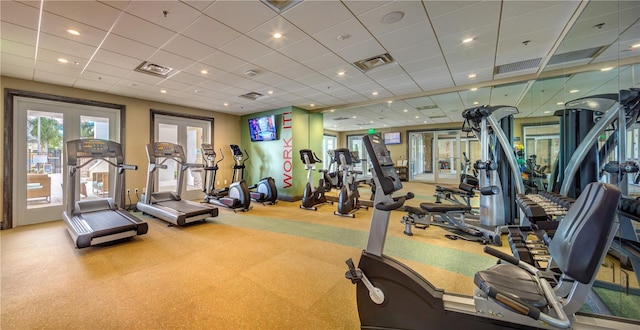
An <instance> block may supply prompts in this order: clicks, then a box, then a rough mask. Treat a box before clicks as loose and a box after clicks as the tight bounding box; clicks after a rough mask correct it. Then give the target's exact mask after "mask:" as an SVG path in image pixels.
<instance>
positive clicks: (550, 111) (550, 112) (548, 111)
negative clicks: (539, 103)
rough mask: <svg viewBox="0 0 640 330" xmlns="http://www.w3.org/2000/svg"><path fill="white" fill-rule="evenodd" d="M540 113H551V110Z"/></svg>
mask: <svg viewBox="0 0 640 330" xmlns="http://www.w3.org/2000/svg"><path fill="white" fill-rule="evenodd" d="M542 113H551V110H547V111H543V112H542Z"/></svg>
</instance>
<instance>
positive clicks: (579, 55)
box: [548, 46, 604, 65]
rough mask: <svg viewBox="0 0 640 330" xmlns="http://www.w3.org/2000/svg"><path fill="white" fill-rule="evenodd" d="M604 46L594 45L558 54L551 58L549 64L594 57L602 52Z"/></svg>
mask: <svg viewBox="0 0 640 330" xmlns="http://www.w3.org/2000/svg"><path fill="white" fill-rule="evenodd" d="M603 47H604V46H603ZM603 47H593V48H588V49H581V50H574V51H572V52H568V53H564V54H556V55H553V56H551V59H549V63H548V64H549V65H554V64H558V63H565V62H572V61H577V60H584V59H588V58H593V57H594V56H595V55H596V54H598V53H600V51H601V50H602V49H603Z"/></svg>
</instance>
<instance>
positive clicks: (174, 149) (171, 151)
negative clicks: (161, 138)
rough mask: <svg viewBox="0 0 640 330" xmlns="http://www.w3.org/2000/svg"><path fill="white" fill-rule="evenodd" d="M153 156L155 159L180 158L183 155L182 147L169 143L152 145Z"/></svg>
mask: <svg viewBox="0 0 640 330" xmlns="http://www.w3.org/2000/svg"><path fill="white" fill-rule="evenodd" d="M152 145H153V154H154V155H155V156H156V157H181V156H182V154H184V151H183V149H182V146H181V145H179V144H174V143H171V142H156V143H152Z"/></svg>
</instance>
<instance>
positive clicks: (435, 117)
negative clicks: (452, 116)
mask: <svg viewBox="0 0 640 330" xmlns="http://www.w3.org/2000/svg"><path fill="white" fill-rule="evenodd" d="M446 117H447V116H432V117H429V119H440V118H446Z"/></svg>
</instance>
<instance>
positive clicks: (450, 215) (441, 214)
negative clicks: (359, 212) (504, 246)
mask: <svg viewBox="0 0 640 330" xmlns="http://www.w3.org/2000/svg"><path fill="white" fill-rule="evenodd" d="M404 210H405V212H407V215H406V216H403V217H402V221H401V223H402V224H404V234H405V235H407V236H413V232H412V231H411V229H412V228H411V227H416V228H418V229H427V228H428V227H429V226H430V225H435V226H439V227H442V228H445V229H449V230H454V231H458V232H461V233H462V235H459V234H456V233H452V234H448V235H445V237H447V238H450V239H454V240H455V239H464V240H468V241H474V242H479V243H482V244H487V243H492V244H495V245H501V241H500V232H499V231H497V230H496V231H495V232H494V231H491V230H488V229H484V228H480V227H477V226H473V225H469V224H467V223H466V222H465V215H466V214H468V213H469V212H471V206H468V205H462V204H442V203H420V208H417V207H413V206H405V207H404Z"/></svg>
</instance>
